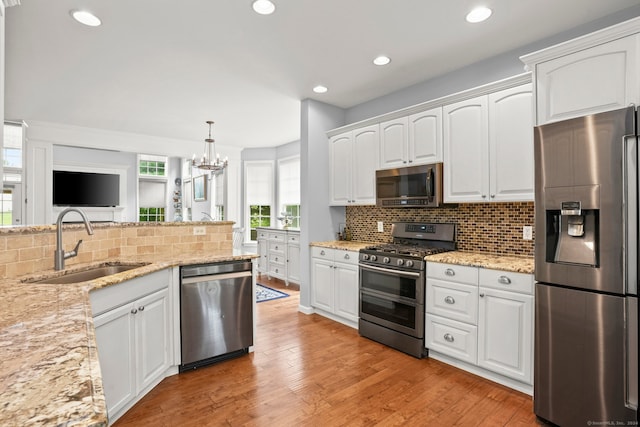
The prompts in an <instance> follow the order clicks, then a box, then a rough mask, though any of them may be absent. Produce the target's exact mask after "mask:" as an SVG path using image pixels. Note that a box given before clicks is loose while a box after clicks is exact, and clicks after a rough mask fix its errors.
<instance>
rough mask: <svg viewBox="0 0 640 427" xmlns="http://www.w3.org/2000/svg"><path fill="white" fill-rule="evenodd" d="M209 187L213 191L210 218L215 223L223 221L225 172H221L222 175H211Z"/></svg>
mask: <svg viewBox="0 0 640 427" xmlns="http://www.w3.org/2000/svg"><path fill="white" fill-rule="evenodd" d="M211 181H212V182H211V185H212V189H213V195H212V199H213V203H212V205H213V206H212V210H213V212H212V216H213V217H214V218H215V219H216V220H217V221H224V220H225V217H224V205H225V201H226V198H227V197H226V193H225V191H224V190H225V188H226V187H227V186H226V182H227V172H226V171H223V172H222V173H218V174H213V175H212V176H211Z"/></svg>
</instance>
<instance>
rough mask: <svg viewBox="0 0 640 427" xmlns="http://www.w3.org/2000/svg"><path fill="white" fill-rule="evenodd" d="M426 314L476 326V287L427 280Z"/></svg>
mask: <svg viewBox="0 0 640 427" xmlns="http://www.w3.org/2000/svg"><path fill="white" fill-rule="evenodd" d="M426 306H427V312H428V313H431V314H437V315H439V316H443V317H447V318H449V319H454V320H459V321H461V322H466V323H470V324H472V325H477V323H478V287H477V286H474V285H464V284H460V283H453V282H444V281H441V280H438V279H432V278H428V279H427V296H426Z"/></svg>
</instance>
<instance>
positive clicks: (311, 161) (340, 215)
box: [300, 99, 345, 312]
mask: <svg viewBox="0 0 640 427" xmlns="http://www.w3.org/2000/svg"><path fill="white" fill-rule="evenodd" d="M300 111H301V119H300V193H301V194H300V203H301V219H300V220H301V222H302V227H301V230H300V281H301V284H300V307H301V309H302V311H305V312H307V311H309V310H310V307H311V293H310V288H309V283H310V268H309V243H310V242H315V241H326V240H335V237H336V235H335V232H336V231H337V230H338V224H339V223H341V222H345V208H343V207H336V208H331V207H329V179H328V171H329V147H328V145H327V134H326V132H327V131H328V130H331V129H335V128H337V127H340V126H342V125H344V119H345V117H344V110H343V109H341V108H338V107H335V106H333V105H329V104H324V103H321V102H318V101H313V100H310V99H305V100H304V101H302V105H301V109H300Z"/></svg>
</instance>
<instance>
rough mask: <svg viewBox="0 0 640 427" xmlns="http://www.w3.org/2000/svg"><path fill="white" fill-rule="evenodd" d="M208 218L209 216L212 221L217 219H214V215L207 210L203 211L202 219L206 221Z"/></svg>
mask: <svg viewBox="0 0 640 427" xmlns="http://www.w3.org/2000/svg"><path fill="white" fill-rule="evenodd" d="M207 218H209V220H210V221H215V219H213V217H212V216H211V215H209V214H208V213H206V212H202V221H204V220H205V219H207Z"/></svg>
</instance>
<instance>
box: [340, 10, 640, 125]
mask: <svg viewBox="0 0 640 427" xmlns="http://www.w3.org/2000/svg"><path fill="white" fill-rule="evenodd" d="M636 16H640V4H639V5H638V6H633V7H631V8H628V9H626V10H623V11H621V12H618V13H615V14H612V15H609V16H606V17H604V18H602V19H599V20H596V21H593V22H590V23H588V24H585V25H581V26H579V27H576V28H573V29H571V30H567V31H564V32H562V33H560V34H557V35H555V36H553V37H549V38H546V39H543V40H540V41H537V42H535V43H531V44H529V45H526V46H523V47H520V48H518V49H515V50H512V51H510V52H507V53H505V54H502V55H499V56H495V57H493V58H490V59H488V60H485V61H482V62H478V63H475V64H472V65H470V66H468V67H465V68H462V69H460V70H457V71H453V72H451V73H447V74H446V75H443V76H440V77H436V78H433V79H430V80H426V81H424V82H422V83H418V84H415V85H413V86H409V87H407V88H404V89H401V90H399V91H396V92H393V93H390V94H388V95H385V96H381V97H379V98H376V99H373V100H371V101H368V102H365V103H362V104H359V105H356V106H354V107H351V108H349V109H347V110H346V115H345V124H350V123H355V122H359V121H361V120H365V119H368V118H371V117H375V116H379V115H381V114H385V113H389V112H391V111H395V110H399V109H401V108H405V107H409V106H411V105H415V104H419V103H421V102H425V101H429V100H432V99H436V98H440V97H442V96H445V95H450V94H453V93H456V92H460V91H463V90H466V89H470V88H473V87H476V86H480V85H483V84H486V83H490V82H494V81H496V80H501V79H504V78H507V77H511V76H514V75H517V74H521V73H523V72H524V71H525V70H524V64H523V63H522V62H521V61H520V56H522V55H525V54H528V53H531V52H535V51H537V50H540V49H543V48H546V47H549V46H553V45H555V44H558V43H561V42H564V41H567V40H570V39H573V38H575V37H579V36H582V35H585V34H588V33H591V32H594V31H596V30H599V29H602V28H605V27H609V26H611V25H614V24H617V23H620V22H623V21H626V20H628V19H631V18H634V17H636Z"/></svg>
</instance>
